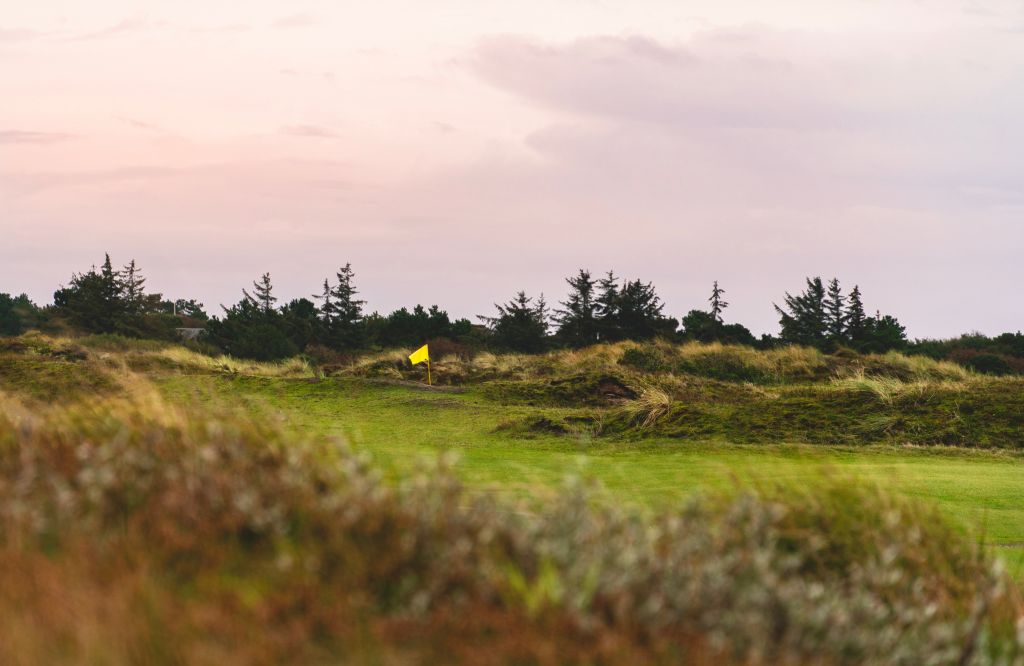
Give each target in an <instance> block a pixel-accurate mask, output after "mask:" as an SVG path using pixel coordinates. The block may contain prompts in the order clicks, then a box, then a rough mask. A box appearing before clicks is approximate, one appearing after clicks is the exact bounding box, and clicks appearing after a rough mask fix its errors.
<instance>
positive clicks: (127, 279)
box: [120, 259, 146, 315]
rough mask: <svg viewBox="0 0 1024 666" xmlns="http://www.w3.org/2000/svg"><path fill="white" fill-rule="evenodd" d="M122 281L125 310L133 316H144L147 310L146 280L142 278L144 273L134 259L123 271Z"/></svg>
mask: <svg viewBox="0 0 1024 666" xmlns="http://www.w3.org/2000/svg"><path fill="white" fill-rule="evenodd" d="M120 279H121V294H122V297H123V299H124V304H125V310H127V312H128V313H129V314H133V315H137V314H142V312H143V310H144V309H145V307H144V305H145V297H146V290H145V285H146V278H144V277H143V276H142V271H141V270H140V269H139V268H138V267H137V266H136V265H135V260H134V259H132V260H131V261H130V262H128V265H127V266H125V267H124V269H122V270H121V276H120Z"/></svg>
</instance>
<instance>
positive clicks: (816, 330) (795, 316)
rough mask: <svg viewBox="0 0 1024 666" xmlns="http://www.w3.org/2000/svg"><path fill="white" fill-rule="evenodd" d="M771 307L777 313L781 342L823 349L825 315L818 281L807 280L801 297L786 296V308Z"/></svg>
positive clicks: (825, 331)
mask: <svg viewBox="0 0 1024 666" xmlns="http://www.w3.org/2000/svg"><path fill="white" fill-rule="evenodd" d="M773 305H774V304H773ZM774 307H775V311H776V312H778V313H779V325H780V326H781V327H782V334H781V337H782V340H783V341H784V342H790V343H795V344H801V345H807V346H810V347H817V348H819V349H821V348H824V346H825V342H826V340H827V334H828V322H827V320H826V314H825V285H824V284H823V283H822V281H821V278H820V277H816V278H813V279H812V278H807V288H806V290H804V292H803V293H801V294H797V295H796V296H792V295H790V294H789V292H786V299H785V308H780V307H779V306H778V305H774Z"/></svg>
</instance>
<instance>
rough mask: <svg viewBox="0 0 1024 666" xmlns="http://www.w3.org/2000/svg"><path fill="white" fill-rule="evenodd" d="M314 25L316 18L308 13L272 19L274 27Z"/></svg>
mask: <svg viewBox="0 0 1024 666" xmlns="http://www.w3.org/2000/svg"><path fill="white" fill-rule="evenodd" d="M311 25H316V18H315V17H313V16H312V15H310V14H291V15H289V16H282V17H281V18H279V19H277V20H276V21H274V23H273V26H274V27H275V28H308V27H309V26H311Z"/></svg>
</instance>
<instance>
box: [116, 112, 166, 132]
mask: <svg viewBox="0 0 1024 666" xmlns="http://www.w3.org/2000/svg"><path fill="white" fill-rule="evenodd" d="M114 118H116V119H117V120H120V121H121V122H122V123H124V124H125V125H129V126H131V127H134V128H135V129H138V130H143V131H147V132H157V133H159V134H167V133H168V132H167V130H166V129H164V128H163V127H160V126H159V125H154V124H153V123H147V122H145V121H143V120H138V119H136V118H128V117H126V116H114Z"/></svg>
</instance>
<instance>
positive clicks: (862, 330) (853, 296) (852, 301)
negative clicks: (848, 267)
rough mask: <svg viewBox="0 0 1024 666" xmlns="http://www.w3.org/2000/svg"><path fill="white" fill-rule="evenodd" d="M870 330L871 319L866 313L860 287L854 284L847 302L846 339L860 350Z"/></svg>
mask: <svg viewBox="0 0 1024 666" xmlns="http://www.w3.org/2000/svg"><path fill="white" fill-rule="evenodd" d="M868 330H869V321H868V318H867V315H866V314H865V313H864V302H863V301H862V300H861V295H860V287H859V286H857V285H854V286H853V291H851V292H850V297H849V298H848V299H847V302H846V339H847V340H848V341H849V343H850V344H851V345H852V346H853V348H854V349H858V350H859V349H861V348H862V347H863V345H864V344H865V343H866V342H867V338H868Z"/></svg>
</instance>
